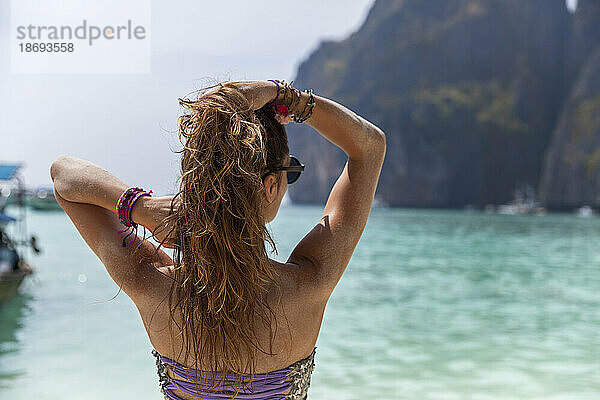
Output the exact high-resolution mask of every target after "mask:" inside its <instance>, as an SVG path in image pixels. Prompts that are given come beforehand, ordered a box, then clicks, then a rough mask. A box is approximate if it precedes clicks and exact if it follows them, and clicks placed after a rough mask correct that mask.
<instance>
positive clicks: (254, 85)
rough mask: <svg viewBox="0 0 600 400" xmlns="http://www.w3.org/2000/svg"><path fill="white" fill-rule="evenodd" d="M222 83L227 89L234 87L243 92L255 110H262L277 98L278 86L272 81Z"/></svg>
mask: <svg viewBox="0 0 600 400" xmlns="http://www.w3.org/2000/svg"><path fill="white" fill-rule="evenodd" d="M221 83H222V84H223V86H225V87H233V88H236V89H238V90H239V91H240V92H242V94H243V95H244V97H246V99H247V100H248V101H249V102H250V107H251V108H252V109H253V110H258V109H259V108H262V107H263V106H264V105H265V104H267V103H268V102H270V101H272V100H274V99H275V97H276V96H277V86H276V85H275V83H273V82H270V81H224V82H221ZM280 96H281V94H280Z"/></svg>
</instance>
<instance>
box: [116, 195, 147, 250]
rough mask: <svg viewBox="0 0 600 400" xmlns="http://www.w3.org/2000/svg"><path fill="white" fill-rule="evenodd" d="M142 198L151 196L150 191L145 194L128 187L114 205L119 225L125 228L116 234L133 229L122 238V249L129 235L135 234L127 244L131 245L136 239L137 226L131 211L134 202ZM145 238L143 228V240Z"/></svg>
mask: <svg viewBox="0 0 600 400" xmlns="http://www.w3.org/2000/svg"><path fill="white" fill-rule="evenodd" d="M142 196H152V190H151V191H149V192H146V191H145V190H144V189H142V188H138V187H130V188H128V189H127V190H125V191H124V192H123V194H121V196H120V197H119V200H118V201H117V205H116V211H117V215H118V216H119V220H121V223H122V224H123V225H125V226H126V227H127V229H123V230H120V231H117V234H121V233H123V232H127V231H128V230H129V228H133V229H132V230H131V232H129V233H128V234H127V236H125V237H124V238H123V247H126V244H125V242H126V239H127V237H129V235H131V234H132V233H134V232H135V235H134V237H133V239H132V240H131V241H130V242H129V244H131V243H133V242H134V241H135V239H136V237H137V228H138V224H136V223H135V222H133V221H132V219H131V211H132V210H133V205H134V204H135V202H136V201H137V200H138V199H139V198H140V197H142ZM145 238H146V227H144V239H145ZM140 245H141V243H140ZM138 247H139V246H138Z"/></svg>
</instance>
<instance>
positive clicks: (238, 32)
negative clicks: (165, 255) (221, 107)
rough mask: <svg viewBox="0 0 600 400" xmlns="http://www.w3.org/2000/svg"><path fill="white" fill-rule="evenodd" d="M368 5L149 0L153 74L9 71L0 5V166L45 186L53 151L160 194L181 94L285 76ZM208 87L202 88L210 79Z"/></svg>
mask: <svg viewBox="0 0 600 400" xmlns="http://www.w3.org/2000/svg"><path fill="white" fill-rule="evenodd" d="M372 3H373V0H329V1H322V0H320V1H317V0H304V1H301V2H287V1H278V2H275V1H252V2H250V1H241V0H240V1H219V2H207V1H193V0H189V1H183V0H177V1H169V2H166V1H152V9H151V16H152V20H151V21H152V22H151V27H150V32H151V43H152V73H151V74H139V75H136V74H109V75H102V74H70V75H64V74H11V69H10V56H9V45H10V41H9V34H12V33H11V32H10V2H9V0H0V49H1V51H2V56H1V57H0V162H7V161H8V162H13V161H23V162H24V163H25V169H24V176H25V180H26V182H27V184H28V185H29V186H37V185H46V184H50V182H51V180H50V176H49V167H50V164H51V163H52V161H53V160H54V159H55V158H56V157H57V156H58V155H59V154H63V153H64V154H69V155H73V156H75V157H80V158H85V159H88V160H90V161H92V162H94V163H96V164H98V165H100V166H102V167H103V168H106V169H107V170H109V171H110V172H112V173H114V174H115V175H117V176H118V177H119V178H121V179H122V180H124V181H125V182H126V183H127V184H130V185H135V186H144V187H147V188H148V189H152V190H154V192H155V193H157V194H159V195H162V194H165V193H167V192H172V191H173V190H174V184H175V180H176V177H177V173H178V169H179V165H178V162H177V155H175V154H174V153H173V152H172V149H175V148H176V147H177V145H178V142H177V138H176V136H177V135H176V132H175V129H176V123H177V116H178V115H179V112H180V109H179V106H178V104H177V97H180V96H183V95H185V94H187V93H188V92H190V91H192V90H194V89H196V88H198V87H200V86H203V85H206V84H208V83H211V81H212V80H215V79H216V80H217V81H220V80H224V79H228V80H246V79H252V80H254V79H257V80H258V79H260V80H264V79H271V78H274V79H285V80H287V81H289V80H291V79H293V78H294V76H295V71H296V68H297V66H298V64H299V63H300V62H301V61H302V60H304V59H305V58H306V57H307V56H308V55H309V54H310V53H311V51H312V50H314V49H315V48H316V46H317V45H318V43H319V41H320V40H323V39H341V38H344V37H346V36H347V35H348V34H350V33H352V32H354V31H355V30H356V29H357V28H358V27H359V26H360V25H361V24H362V22H363V21H364V18H365V17H366V15H367V12H368V10H369V8H370V7H371V5H372ZM207 79H208V80H210V81H208V80H207Z"/></svg>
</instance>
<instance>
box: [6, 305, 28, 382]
mask: <svg viewBox="0 0 600 400" xmlns="http://www.w3.org/2000/svg"><path fill="white" fill-rule="evenodd" d="M32 299H33V296H31V295H30V294H17V295H16V296H15V297H13V298H12V299H10V300H8V301H6V302H4V303H2V304H0V388H6V387H8V386H9V385H10V382H11V381H12V380H14V379H15V378H17V377H19V376H20V375H23V374H24V373H25V371H16V370H11V368H9V367H8V364H9V362H8V360H7V357H8V356H10V355H14V353H18V352H19V351H20V349H21V347H22V343H20V342H19V339H18V337H17V336H18V332H19V330H20V329H21V328H22V327H23V325H24V321H25V316H26V315H27V314H29V312H31V306H30V302H31V300H32Z"/></svg>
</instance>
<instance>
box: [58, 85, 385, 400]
mask: <svg viewBox="0 0 600 400" xmlns="http://www.w3.org/2000/svg"><path fill="white" fill-rule="evenodd" d="M231 84H232V85H239V86H236V87H238V88H239V89H240V90H242V91H243V93H244V94H245V95H246V96H247V97H248V98H249V99H251V100H252V102H253V107H254V108H253V109H258V108H260V107H262V106H263V105H264V104H266V102H268V101H270V100H272V99H274V98H275V96H276V93H277V92H276V87H275V85H273V84H271V83H270V82H262V81H242V82H240V83H239V84H238V83H236V82H231ZM308 100H309V99H308V94H307V93H303V94H302V96H301V102H300V104H298V106H297V108H298V109H299V110H302V109H303V108H304V106H305V105H306V103H307V102H308ZM315 101H316V105H315V107H314V110H313V114H312V116H311V117H310V118H308V119H307V120H306V121H305V124H307V125H309V126H311V127H312V128H314V130H315V131H316V132H317V133H319V134H321V135H322V136H323V137H325V138H326V139H327V140H328V141H329V142H330V143H333V144H334V145H336V146H338V147H339V148H340V149H342V150H343V151H344V152H345V154H346V155H347V162H346V164H345V166H344V168H343V170H342V171H341V173H340V175H339V177H338V178H337V181H336V183H335V185H334V186H333V188H332V190H331V193H330V194H329V197H328V199H327V203H326V204H325V207H324V209H323V212H322V216H321V217H320V219H319V220H318V221H315V222H316V224H315V225H314V227H313V228H312V229H311V230H310V232H308V233H307V234H306V235H305V236H304V237H303V238H302V240H300V241H299V242H298V244H297V245H296V246H295V247H294V249H293V250H292V252H291V254H290V255H289V258H288V259H287V261H286V262H279V261H276V260H271V262H272V263H273V265H274V267H275V268H276V271H277V272H276V274H277V278H276V281H275V282H273V284H274V286H273V288H274V289H275V288H279V289H280V292H278V291H275V290H273V292H272V296H271V295H270V296H269V297H268V299H269V302H272V303H271V305H272V307H273V310H274V312H275V315H276V320H277V321H278V322H279V321H282V323H281V324H278V325H279V329H278V330H277V334H276V335H275V336H274V338H273V349H274V352H275V353H276V354H274V355H267V354H262V353H258V354H257V355H256V357H255V358H254V360H255V365H256V369H255V372H256V373H265V372H268V371H274V370H278V369H281V368H285V367H287V366H289V365H290V364H292V363H294V362H295V361H297V360H300V359H303V358H305V357H307V356H308V355H309V354H311V353H312V351H313V349H314V347H315V344H316V341H317V338H318V335H319V332H320V329H321V322H322V319H323V315H324V310H325V306H326V304H327V302H328V300H329V298H330V296H331V294H332V292H333V289H334V288H335V286H336V285H337V283H338V281H339V280H340V279H341V277H342V275H343V273H344V271H345V270H346V267H347V265H348V263H349V261H350V258H351V256H352V253H353V252H354V249H355V247H356V245H357V244H358V241H359V239H360V237H361V235H362V232H363V230H364V228H365V225H366V222H367V219H368V216H369V213H370V210H371V205H372V203H373V199H374V196H375V189H376V187H377V183H378V179H379V175H380V173H381V168H382V165H383V160H384V157H385V151H386V140H385V135H384V133H383V132H382V131H381V130H380V129H379V128H378V127H376V126H375V125H373V124H372V123H370V122H369V121H367V120H366V119H364V118H362V117H360V116H359V115H357V114H355V113H354V112H353V111H351V110H349V109H347V108H346V107H344V106H342V105H341V104H339V103H336V102H334V101H332V100H329V99H327V98H325V97H321V96H318V95H315ZM292 111H294V110H292ZM285 121H286V120H284V119H282V122H285ZM287 122H289V117H288V118H287ZM287 122H286V123H287ZM289 163H290V158H289V155H287V156H286V158H285V161H284V163H283V165H285V166H287V165H289ZM307 167H312V168H318V166H307ZM50 174H51V176H52V179H53V182H54V192H55V195H56V199H57V201H58V203H59V204H60V205H61V207H62V208H63V209H64V210H65V212H66V213H67V214H68V216H69V218H70V219H71V221H72V222H73V224H74V225H75V227H76V228H77V230H78V231H79V233H80V234H81V236H82V237H83V239H84V240H85V241H86V243H87V244H88V246H89V247H90V248H91V249H92V251H93V252H94V253H95V254H96V255H97V256H98V258H99V259H100V260H101V261H102V263H103V264H104V266H105V267H106V270H107V271H108V273H109V274H110V276H111V278H112V279H113V280H114V281H115V283H116V284H117V285H119V286H120V287H122V289H123V291H124V292H125V293H126V294H127V295H128V296H129V297H130V298H131V299H132V301H133V302H134V303H135V305H136V306H137V309H138V310H139V313H140V316H141V318H142V320H143V322H144V327H145V328H146V332H147V334H148V337H149V339H150V342H151V343H152V345H153V346H154V348H155V349H156V350H157V351H158V352H159V353H160V354H162V355H164V356H166V357H169V358H172V359H175V360H176V361H178V362H181V363H182V364H184V365H191V364H189V363H186V360H181V359H177V357H178V354H177V353H176V352H173V351H172V349H173V348H179V347H180V346H181V344H182V342H181V338H180V336H179V335H175V336H171V335H170V334H169V331H168V330H167V329H166V327H167V326H168V324H169V321H170V315H171V314H170V312H171V310H170V309H169V308H168V306H167V302H166V301H164V300H165V297H166V295H167V294H168V292H169V290H170V287H171V282H172V281H173V280H172V279H170V278H169V274H170V271H172V268H173V265H174V262H173V260H172V259H171V257H170V256H169V255H167V254H166V253H165V252H164V251H162V249H158V251H156V246H155V245H154V244H153V243H152V242H151V241H145V242H143V243H142V244H141V245H140V247H139V249H138V250H137V251H134V247H135V246H128V247H125V248H124V247H122V246H121V238H120V237H119V236H118V235H116V232H117V231H118V230H121V229H123V225H122V224H121V222H120V220H119V218H118V216H117V215H116V213H115V204H116V203H117V200H118V199H119V196H120V195H121V194H122V193H123V192H124V191H125V190H126V189H127V188H128V187H130V186H134V185H128V184H126V183H125V182H123V181H121V180H120V179H119V178H117V177H116V176H115V175H113V174H111V173H109V172H108V171H106V170H105V169H103V168H101V167H99V166H96V165H94V164H93V163H91V162H89V161H86V160H82V159H78V158H75V157H70V156H60V157H58V158H57V159H56V161H54V163H53V164H52V166H51V169H50ZM286 174H287V172H286V171H279V172H276V173H273V174H270V175H268V176H267V177H266V178H265V179H264V182H263V187H264V193H263V212H264V217H265V221H266V222H270V221H273V219H274V218H275V216H276V215H277V212H278V210H279V207H280V205H281V201H282V199H283V196H284V195H285V192H286V190H287V175H286ZM277 176H279V181H278V182H277V179H276V178H277ZM301 181H302V178H300V180H299V182H301ZM295 184H296V185H297V184H301V183H295ZM171 200H172V197H171V196H157V197H142V198H140V200H138V202H136V203H135V206H134V208H133V216H132V219H133V221H134V222H136V223H138V224H140V225H143V226H145V227H147V228H148V229H150V230H151V231H153V232H155V231H156V228H157V227H158V226H159V225H160V223H161V221H162V220H163V218H164V216H165V215H167V214H168V213H169V210H170V207H171ZM164 238H165V236H164V235H163V236H162V237H160V236H157V239H158V240H162V239H164ZM136 243H138V242H136ZM167 247H168V246H167ZM279 294H281V296H279ZM256 332H257V335H258V336H260V337H261V340H263V339H264V340H268V337H269V332H267V331H265V330H263V329H262V328H261V327H260V326H259V325H257V327H256ZM107 344H108V341H107ZM109 350H110V346H107V351H109ZM176 394H178V395H180V396H181V398H183V399H194V398H195V397H192V396H187V395H185V394H181V393H176Z"/></svg>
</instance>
